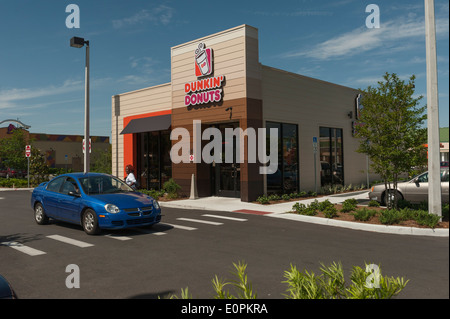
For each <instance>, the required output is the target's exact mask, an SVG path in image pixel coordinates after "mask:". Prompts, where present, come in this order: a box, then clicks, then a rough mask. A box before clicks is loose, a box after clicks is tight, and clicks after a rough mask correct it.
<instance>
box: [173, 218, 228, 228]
mask: <svg viewBox="0 0 450 319" xmlns="http://www.w3.org/2000/svg"><path fill="white" fill-rule="evenodd" d="M177 220H184V221H187V222H194V223H202V224H209V225H216V226H218V225H223V223H218V222H211V221H209V220H202V219H193V218H177Z"/></svg>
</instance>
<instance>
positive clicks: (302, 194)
mask: <svg viewBox="0 0 450 319" xmlns="http://www.w3.org/2000/svg"><path fill="white" fill-rule="evenodd" d="M299 195H300V197H306V196H308V193H307V192H305V191H303V192H300V193H299Z"/></svg>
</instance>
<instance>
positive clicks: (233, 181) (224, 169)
mask: <svg viewBox="0 0 450 319" xmlns="http://www.w3.org/2000/svg"><path fill="white" fill-rule="evenodd" d="M212 127H215V128H218V129H219V130H220V132H221V134H222V150H221V156H220V157H221V159H222V163H215V162H213V163H212V164H211V176H212V177H213V178H212V185H211V186H212V189H213V192H212V193H213V194H214V195H215V196H222V197H235V198H240V197H241V166H240V164H239V162H237V161H236V147H237V145H236V144H237V141H236V139H237V138H236V137H234V138H233V148H232V149H233V161H232V162H231V163H225V146H226V145H227V144H226V143H230V142H231V141H225V129H226V128H230V129H233V130H234V129H235V128H237V127H239V123H238V122H236V123H225V124H216V125H212Z"/></svg>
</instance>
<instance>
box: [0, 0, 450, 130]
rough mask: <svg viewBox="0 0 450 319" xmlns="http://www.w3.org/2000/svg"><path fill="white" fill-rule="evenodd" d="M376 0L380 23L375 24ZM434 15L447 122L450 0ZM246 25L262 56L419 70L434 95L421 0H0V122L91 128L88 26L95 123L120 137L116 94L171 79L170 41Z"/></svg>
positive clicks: (291, 65)
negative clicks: (114, 122) (84, 43)
mask: <svg viewBox="0 0 450 319" xmlns="http://www.w3.org/2000/svg"><path fill="white" fill-rule="evenodd" d="M69 4H76V5H77V6H78V7H79V10H80V19H79V21H80V25H79V28H68V27H67V26H66V19H67V17H69V15H70V14H71V12H66V7H67V6H68V5H69ZM369 4H376V5H377V6H378V8H379V11H380V19H379V21H380V25H379V26H380V27H379V28H368V27H367V25H366V19H367V17H368V16H369V15H370V14H371V13H372V12H366V7H367V6H368V5H369ZM435 15H436V39H437V40H436V42H437V62H438V85H439V116H440V126H441V127H448V126H449V2H448V0H435ZM372 21H374V20H372ZM242 24H247V25H251V26H253V27H256V28H257V29H258V30H259V59H260V62H261V63H262V64H264V65H267V66H270V67H274V68H279V69H283V70H286V71H290V72H295V73H299V74H302V75H305V76H309V77H313V78H317V79H320V80H324V81H329V82H332V83H336V84H340V85H344V86H348V87H352V88H355V89H365V88H367V87H368V86H377V82H378V81H381V80H382V78H383V75H384V74H385V73H386V72H388V73H396V74H397V75H398V76H399V77H400V78H401V79H403V80H405V81H407V80H408V79H409V78H410V77H411V76H412V75H415V76H416V85H415V86H416V93H415V94H416V97H419V96H421V95H422V96H423V99H422V100H421V105H426V95H427V88H426V51H425V19H424V1H423V0H411V1H403V0H401V1H399V0H396V1H387V0H371V1H361V0H334V1H332V0H330V1H329V0H296V1H285V0H279V1H266V0H258V1H254V0H246V1H243V0H239V1H236V0H227V1H204V0H203V1H198V0H192V1H189V0H183V1H182V0H172V1H149V0H146V1H144V0H127V1H122V0H70V1H65V0H40V1H36V0H0V39H1V44H0V122H2V121H4V120H7V119H19V120H20V121H21V122H23V123H25V124H27V125H30V126H31V128H30V132H32V133H47V134H74V135H83V134H84V65H85V48H82V49H77V48H72V47H70V45H69V43H70V38H72V37H73V36H78V37H83V38H85V39H86V40H89V41H90V95H91V98H90V108H91V112H90V118H91V126H90V134H91V135H95V136H111V98H112V96H113V95H116V94H120V93H124V92H129V91H133V90H138V89H141V88H145V87H150V86H154V85H159V84H163V83H168V82H170V81H171V79H170V48H171V47H173V46H176V45H179V44H182V43H185V42H189V41H192V40H195V39H198V38H201V37H204V36H207V35H209V34H213V33H217V32H220V31H223V30H227V29H230V28H233V27H235V26H238V25H242ZM7 125H8V123H3V124H0V127H4V126H7Z"/></svg>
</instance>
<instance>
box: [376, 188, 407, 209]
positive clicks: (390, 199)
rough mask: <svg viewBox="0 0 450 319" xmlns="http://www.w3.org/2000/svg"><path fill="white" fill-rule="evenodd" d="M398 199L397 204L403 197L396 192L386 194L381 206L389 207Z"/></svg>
mask: <svg viewBox="0 0 450 319" xmlns="http://www.w3.org/2000/svg"><path fill="white" fill-rule="evenodd" d="M396 197H397V202H398V201H399V200H401V199H403V195H402V194H400V193H399V192H398V191H396V190H391V191H387V192H384V194H383V197H382V200H381V205H384V206H388V204H391V203H394V201H395V198H396Z"/></svg>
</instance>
